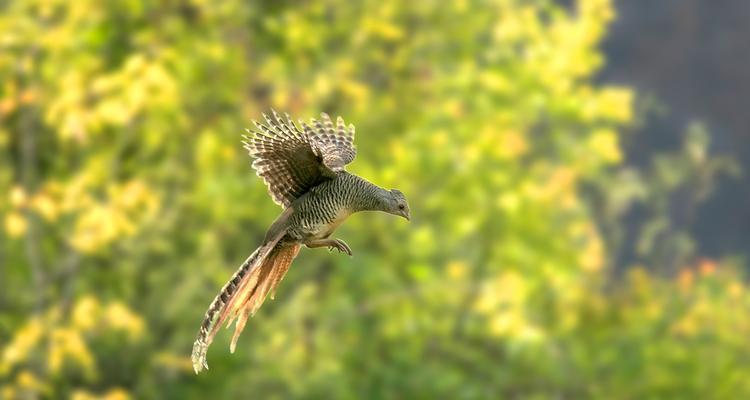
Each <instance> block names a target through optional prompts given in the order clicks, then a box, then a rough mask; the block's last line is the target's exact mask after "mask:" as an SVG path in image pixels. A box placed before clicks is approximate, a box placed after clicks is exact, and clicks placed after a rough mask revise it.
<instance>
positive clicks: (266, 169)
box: [243, 111, 357, 208]
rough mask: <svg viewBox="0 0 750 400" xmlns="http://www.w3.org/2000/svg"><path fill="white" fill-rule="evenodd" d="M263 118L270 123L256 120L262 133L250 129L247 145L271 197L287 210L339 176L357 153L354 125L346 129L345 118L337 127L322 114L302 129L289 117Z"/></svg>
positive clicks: (256, 124) (301, 123)
mask: <svg viewBox="0 0 750 400" xmlns="http://www.w3.org/2000/svg"><path fill="white" fill-rule="evenodd" d="M263 117H264V118H265V120H266V124H265V125H264V124H261V123H258V122H256V121H253V122H254V123H255V126H256V127H257V129H258V131H250V130H248V133H249V134H250V136H245V140H244V141H243V143H244V144H245V148H246V149H247V150H248V152H249V153H250V156H251V157H253V158H254V159H255V160H254V161H253V168H254V169H255V170H256V172H257V173H258V176H260V177H261V178H262V179H263V182H265V184H266V186H268V193H269V194H270V195H271V198H273V201H274V202H276V204H279V205H280V206H282V207H284V208H286V207H288V206H289V205H290V204H291V203H292V202H293V201H294V200H295V199H297V198H299V197H300V196H302V195H303V194H305V193H306V192H307V191H308V190H310V189H311V188H313V187H315V186H317V185H319V184H320V183H321V182H323V181H325V180H327V179H331V178H333V177H335V176H336V173H337V172H339V171H343V170H344V166H345V165H347V164H349V163H350V162H352V160H354V157H355V156H356V154H357V152H356V149H355V148H354V125H351V124H350V125H349V126H346V125H345V124H344V120H343V119H341V117H339V118H338V119H337V120H336V126H335V127H334V125H333V122H332V121H331V118H330V117H329V116H328V114H325V113H322V114H321V120H320V121H318V120H315V119H313V120H311V121H310V124H309V125H308V124H306V123H304V122H300V125H301V126H302V129H300V128H299V127H297V125H295V123H294V122H293V121H292V119H291V118H290V117H289V114H284V117H283V118H282V117H281V116H280V115H279V114H277V113H276V111H273V116H272V117H268V116H267V115H265V114H264V115H263Z"/></svg>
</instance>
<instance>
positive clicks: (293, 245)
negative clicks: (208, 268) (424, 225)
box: [192, 112, 409, 373]
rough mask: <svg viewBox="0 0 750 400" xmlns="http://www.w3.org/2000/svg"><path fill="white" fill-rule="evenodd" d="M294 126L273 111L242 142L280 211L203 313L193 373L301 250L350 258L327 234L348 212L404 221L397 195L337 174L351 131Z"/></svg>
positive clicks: (346, 158)
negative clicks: (224, 330)
mask: <svg viewBox="0 0 750 400" xmlns="http://www.w3.org/2000/svg"><path fill="white" fill-rule="evenodd" d="M322 116H323V118H322V122H320V121H316V120H312V123H311V125H312V126H313V127H310V126H308V125H306V124H305V123H302V127H303V129H301V130H300V129H299V128H298V127H297V126H296V125H295V124H294V123H293V122H292V121H291V118H289V116H288V115H287V116H286V120H283V119H282V118H281V117H280V116H279V115H277V114H276V113H275V112H274V114H273V118H268V117H266V122H267V125H261V124H258V123H256V126H257V127H258V128H259V129H260V130H261V132H255V133H254V136H253V137H249V138H247V141H246V142H245V147H246V148H247V149H248V151H249V152H250V154H251V156H253V157H254V158H255V161H254V162H253V167H254V168H255V169H256V171H257V172H258V175H259V176H261V177H262V178H263V180H264V181H265V183H266V185H267V186H268V190H269V193H270V194H271V197H272V198H273V199H274V201H276V202H277V203H278V204H280V205H281V206H282V207H284V211H283V212H282V213H281V215H279V217H278V218H277V219H276V220H275V221H274V222H273V224H272V225H271V227H270V228H269V229H268V231H267V232H266V236H265V239H264V241H263V243H262V244H261V246H260V247H259V248H258V249H257V250H255V252H253V254H251V255H250V257H248V258H247V260H245V262H244V263H243V264H242V265H241V266H240V268H239V269H238V270H237V272H235V274H234V276H232V278H231V279H230V280H229V281H228V282H227V283H226V284H225V285H224V287H223V288H222V289H221V291H220V292H219V294H218V295H217V296H216V298H215V299H214V301H213V302H212V303H211V305H210V306H209V308H208V311H206V315H205V317H204V319H203V323H202V324H201V328H200V330H199V332H198V337H197V339H196V341H195V344H194V345H193V354H192V360H193V367H194V368H195V371H196V373H197V372H200V370H201V369H203V368H207V363H206V352H207V351H208V347H209V345H210V344H211V342H212V341H213V337H214V336H215V335H216V333H217V331H218V328H219V327H220V326H221V325H222V324H223V323H224V322H225V321H227V320H229V324H231V322H232V321H233V320H235V319H236V321H237V322H236V327H235V332H234V336H233V337H232V343H231V346H230V349H231V351H232V352H233V351H234V348H235V345H236V343H237V339H238V337H239V334H240V333H241V332H242V330H243V328H244V326H245V323H246V322H247V318H248V317H249V316H251V315H252V314H254V313H255V311H256V310H257V309H258V308H259V307H260V305H261V304H262V303H263V300H264V299H265V297H266V295H267V294H269V293H271V297H273V292H274V291H275V289H276V287H277V285H278V284H279V282H280V281H281V279H282V278H283V277H284V275H285V274H286V272H287V270H288V269H289V266H290V265H291V263H292V260H293V259H294V257H296V255H297V253H298V252H299V250H300V247H301V246H302V245H305V246H307V247H309V248H315V247H328V248H329V249H336V250H339V251H340V252H343V253H347V254H349V255H350V256H351V255H352V251H351V249H350V248H349V246H348V245H347V244H346V243H344V241H342V240H340V239H330V236H331V235H332V234H333V232H334V231H335V230H336V228H338V226H339V225H341V223H343V222H344V221H345V220H346V219H347V218H348V217H349V216H350V215H352V214H353V213H356V212H359V211H383V212H388V213H391V214H395V215H400V216H403V217H405V218H407V219H409V208H408V205H407V203H406V199H405V198H404V196H403V194H402V193H401V192H399V191H398V190H395V189H394V190H386V189H383V188H381V187H379V186H377V185H374V184H372V183H370V182H368V181H367V180H365V179H363V178H360V177H358V176H356V175H353V174H350V173H348V172H346V171H345V170H344V165H346V164H348V163H349V162H351V161H352V160H353V159H354V156H355V154H356V151H355V149H354V145H353V139H354V126H352V125H349V126H348V127H347V126H345V125H344V123H343V120H342V119H341V118H339V119H338V120H337V126H336V128H334V127H333V123H332V122H331V120H330V118H329V117H328V115H326V114H322Z"/></svg>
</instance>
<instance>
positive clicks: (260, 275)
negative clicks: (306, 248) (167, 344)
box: [191, 238, 300, 374]
mask: <svg viewBox="0 0 750 400" xmlns="http://www.w3.org/2000/svg"><path fill="white" fill-rule="evenodd" d="M299 249H300V245H299V244H288V243H279V239H278V238H277V239H276V240H273V241H270V242H267V243H265V244H264V245H262V246H261V247H259V248H258V249H257V250H255V251H254V252H253V254H251V255H250V257H248V258H247V260H245V262H244V263H242V265H241V266H240V268H239V269H238V270H237V272H235V273H234V275H233V276H232V279H230V280H229V281H228V282H227V283H226V284H225V285H224V287H223V288H221V291H220V292H219V294H218V295H217V296H216V297H215V298H214V300H213V301H212V302H211V305H210V306H209V307H208V311H206V315H205V316H204V318H203V322H202V323H201V327H200V329H199V330H198V337H197V338H196V339H195V343H193V353H192V356H191V359H192V361H193V369H195V373H196V374H197V373H199V372H200V371H201V370H203V369H204V368H206V369H208V363H207V362H206V353H207V352H208V347H209V346H210V345H211V342H212V341H213V339H214V336H216V333H217V332H218V330H219V328H220V327H221V325H222V324H223V323H224V321H227V320H228V321H227V327H229V326H230V325H231V323H232V321H234V320H235V319H236V320H237V323H236V325H235V329H234V335H233V336H232V343H231V345H230V351H231V352H232V353H234V349H235V346H236V344H237V339H238V338H239V336H240V333H242V330H243V329H244V328H245V323H246V322H247V318H248V317H250V316H252V315H253V314H255V312H256V311H257V310H258V308H260V306H261V304H263V301H264V300H265V298H266V295H268V293H269V292H271V298H273V294H274V292H275V289H276V287H277V286H278V284H279V282H281V280H282V279H283V277H284V275H285V274H286V272H287V271H288V270H289V266H290V265H291V263H292V260H294V257H296V256H297V253H298V252H299Z"/></svg>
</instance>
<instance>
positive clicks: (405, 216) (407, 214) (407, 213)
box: [401, 211, 411, 221]
mask: <svg viewBox="0 0 750 400" xmlns="http://www.w3.org/2000/svg"><path fill="white" fill-rule="evenodd" d="M401 216H402V217H404V218H406V220H407V221H411V215H409V212H408V211H404V212H403V214H401Z"/></svg>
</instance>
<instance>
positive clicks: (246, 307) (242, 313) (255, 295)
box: [229, 244, 300, 353]
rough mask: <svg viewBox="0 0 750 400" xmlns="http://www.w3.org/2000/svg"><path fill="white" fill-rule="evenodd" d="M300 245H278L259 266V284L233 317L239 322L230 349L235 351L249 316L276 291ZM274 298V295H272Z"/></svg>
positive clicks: (249, 293) (232, 351)
mask: <svg viewBox="0 0 750 400" xmlns="http://www.w3.org/2000/svg"><path fill="white" fill-rule="evenodd" d="M299 249H300V245H298V244H293V245H277V246H276V247H275V248H274V249H273V251H272V252H271V253H270V254H269V255H268V257H267V258H266V260H265V261H264V262H263V265H262V266H261V267H260V268H259V277H258V281H257V285H255V287H253V288H252V289H251V290H249V292H248V295H247V297H246V299H245V300H244V302H243V303H242V305H241V306H239V307H238V308H237V309H236V310H235V311H234V314H233V315H232V316H231V317H230V318H231V319H234V318H237V324H236V325H235V328H234V335H232V342H231V344H230V345H229V351H230V352H231V353H234V349H235V348H236V346H237V339H239V337H240V333H242V330H243V329H244V328H245V323H247V319H248V317H251V316H253V315H254V314H255V312H256V311H258V309H259V308H260V306H261V305H262V304H263V301H265V299H266V297H267V296H268V293H269V292H272V291H275V290H276V287H277V286H278V284H279V283H280V282H281V279H282V278H283V277H284V275H285V274H286V272H287V271H288V270H289V266H290V265H291V264H292V261H293V260H294V257H296V256H297V253H299ZM271 297H272V298H273V296H271Z"/></svg>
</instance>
